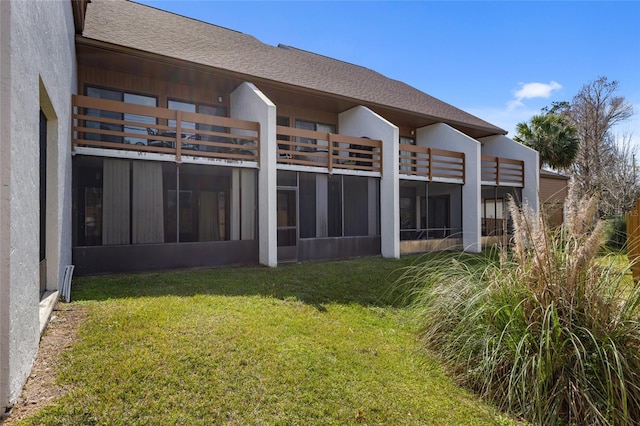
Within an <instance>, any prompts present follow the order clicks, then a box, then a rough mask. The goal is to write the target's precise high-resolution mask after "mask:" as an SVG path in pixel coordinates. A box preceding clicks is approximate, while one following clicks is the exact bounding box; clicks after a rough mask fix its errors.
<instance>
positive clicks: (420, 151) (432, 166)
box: [399, 144, 465, 183]
mask: <svg viewBox="0 0 640 426" xmlns="http://www.w3.org/2000/svg"><path fill="white" fill-rule="evenodd" d="M399 159H400V174H405V175H412V176H422V177H427V178H428V179H429V180H430V181H431V180H433V179H434V178H437V179H438V178H441V179H451V180H454V181H458V182H460V183H464V182H465V156H464V153H462V152H455V151H448V150H445V149H436V148H429V147H424V146H416V145H407V144H400V153H399Z"/></svg>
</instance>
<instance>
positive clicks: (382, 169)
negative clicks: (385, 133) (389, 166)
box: [372, 141, 384, 176]
mask: <svg viewBox="0 0 640 426" xmlns="http://www.w3.org/2000/svg"><path fill="white" fill-rule="evenodd" d="M383 143H384V142H382V141H380V148H379V151H378V152H379V153H380V163H379V164H380V166H379V167H380V169H379V170H378V171H379V172H380V176H382V173H383V171H384V167H382V152H383V151H384V150H383V149H382V144H383ZM372 158H373V157H372Z"/></svg>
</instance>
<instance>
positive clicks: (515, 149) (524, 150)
mask: <svg viewBox="0 0 640 426" xmlns="http://www.w3.org/2000/svg"><path fill="white" fill-rule="evenodd" d="M479 140H480V142H481V143H482V154H484V155H491V156H494V157H504V158H513V159H518V160H524V162H525V165H524V188H523V189H522V201H523V202H524V203H527V204H529V206H530V207H531V208H532V209H533V210H534V211H538V189H539V187H540V184H539V178H540V175H539V172H540V165H539V160H538V151H535V150H533V149H531V148H529V147H527V146H524V145H522V144H521V143H518V142H516V141H514V140H513V139H509V138H508V137H506V136H502V135H499V136H489V137H486V138H482V139H479Z"/></svg>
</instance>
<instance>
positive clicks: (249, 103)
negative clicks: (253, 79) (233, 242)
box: [230, 82, 278, 267]
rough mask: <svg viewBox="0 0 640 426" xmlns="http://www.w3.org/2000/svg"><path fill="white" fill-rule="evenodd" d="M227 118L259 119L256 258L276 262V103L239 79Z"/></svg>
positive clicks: (271, 264) (274, 264) (269, 263)
mask: <svg viewBox="0 0 640 426" xmlns="http://www.w3.org/2000/svg"><path fill="white" fill-rule="evenodd" d="M230 115H231V118H237V119H241V120H248V121H257V122H258V123H260V153H259V155H260V170H258V239H259V240H260V242H259V255H258V257H259V260H260V263H261V264H263V265H266V266H271V267H274V266H277V265H278V247H277V233H276V225H277V221H276V207H277V198H276V197H277V193H276V149H277V147H276V106H275V104H274V103H273V102H271V100H269V98H267V97H266V96H265V95H264V94H263V93H262V92H261V91H260V90H259V89H258V88H257V87H256V86H255V85H253V84H252V83H246V82H245V83H242V84H241V85H240V86H238V87H237V88H236V90H234V91H233V93H232V94H231V111H230Z"/></svg>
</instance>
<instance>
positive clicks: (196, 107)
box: [168, 99, 229, 152]
mask: <svg viewBox="0 0 640 426" xmlns="http://www.w3.org/2000/svg"><path fill="white" fill-rule="evenodd" d="M168 107H169V109H173V110H178V111H185V112H197V113H199V114H207V115H215V116H216V117H226V116H227V108H226V107H223V106H210V105H202V104H197V103H193V102H184V101H177V100H171V99H170V100H169V102H168ZM168 125H169V126H175V125H176V121H175V120H169V122H168ZM180 125H181V127H182V129H183V134H184V135H185V137H190V138H193V139H199V140H203V141H209V142H229V141H228V140H227V138H224V137H221V136H213V135H206V134H205V135H203V134H198V135H197V136H195V133H196V132H189V130H204V131H206V132H220V133H228V130H227V128H225V127H222V126H212V125H209V124H202V123H197V124H196V123H193V122H187V121H183V122H182V123H181V124H180ZM183 148H188V149H195V150H200V151H216V152H217V151H219V150H220V148H219V147H216V146H209V145H199V144H189V145H187V146H186V147H185V145H184V144H183Z"/></svg>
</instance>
